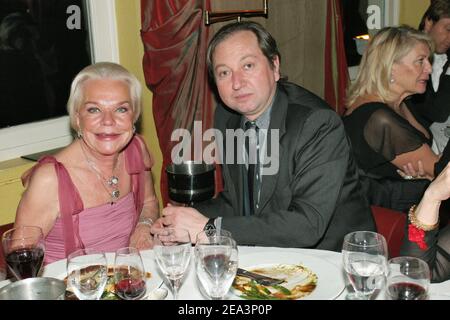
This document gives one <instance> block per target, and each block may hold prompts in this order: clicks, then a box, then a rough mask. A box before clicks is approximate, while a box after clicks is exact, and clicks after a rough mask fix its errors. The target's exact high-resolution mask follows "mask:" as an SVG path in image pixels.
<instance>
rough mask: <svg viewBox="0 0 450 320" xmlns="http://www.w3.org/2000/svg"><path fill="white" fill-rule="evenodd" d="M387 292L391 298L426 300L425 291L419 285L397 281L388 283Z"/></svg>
mask: <svg viewBox="0 0 450 320" xmlns="http://www.w3.org/2000/svg"><path fill="white" fill-rule="evenodd" d="M388 294H389V296H390V298H391V299H392V300H426V299H427V291H426V290H425V288H424V287H422V286H421V285H418V284H416V283H411V282H398V283H393V284H391V285H389V287H388Z"/></svg>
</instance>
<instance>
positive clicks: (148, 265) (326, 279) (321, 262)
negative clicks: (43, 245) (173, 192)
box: [0, 246, 450, 300]
mask: <svg viewBox="0 0 450 320" xmlns="http://www.w3.org/2000/svg"><path fill="white" fill-rule="evenodd" d="M192 251H194V248H192ZM238 251H239V267H242V268H252V267H255V266H261V265H267V264H278V263H292V264H302V265H304V266H306V267H308V268H309V269H310V270H311V271H312V272H314V273H316V274H317V287H316V289H315V290H314V291H313V292H312V293H311V294H310V295H307V296H305V297H304V298H302V299H305V300H345V299H346V296H347V294H348V293H349V292H350V291H351V290H352V289H351V285H350V284H349V282H348V280H347V277H346V275H345V272H344V270H343V267H342V254H341V253H340V252H335V251H328V250H318V249H301V248H279V247H259V246H238ZM106 256H107V260H108V264H110V265H111V266H112V265H113V262H114V253H107V254H106ZM141 256H142V260H143V262H144V267H145V269H146V271H147V272H148V273H150V274H151V276H150V277H149V278H148V279H147V292H148V293H150V292H151V291H152V290H154V289H156V288H159V287H163V288H167V289H168V291H169V294H168V295H167V297H166V299H169V300H170V299H172V294H171V290H170V285H169V282H168V281H167V279H165V277H164V275H163V274H162V272H161V270H160V269H159V267H158V265H157V262H156V261H155V256H154V253H153V250H142V251H141ZM194 260H195V258H194V253H193V252H192V255H191V261H190V265H189V267H188V269H187V271H186V273H185V275H184V277H183V279H182V284H181V287H180V289H179V300H207V299H208V297H207V295H206V294H205V293H204V290H203V288H202V286H201V284H200V281H199V280H198V278H197V276H196V273H195V261H194ZM66 275H67V273H66V260H65V259H63V260H59V261H56V262H54V263H51V264H48V265H46V266H45V267H44V268H43V270H42V272H41V276H44V277H55V278H59V279H64V278H65V277H66ZM9 283H11V281H10V280H4V281H0V288H1V287H3V286H5V285H7V284H9ZM238 299H242V298H241V297H240V294H239V292H236V290H235V289H233V288H231V289H230V291H229V293H228V294H227V295H226V297H225V300H238ZM371 299H373V300H385V296H384V292H383V290H380V291H379V292H375V294H373V295H372V297H371ZM429 299H430V300H450V280H447V281H445V282H441V283H432V284H431V285H430V287H429Z"/></svg>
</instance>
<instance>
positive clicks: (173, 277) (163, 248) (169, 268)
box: [153, 228, 192, 300]
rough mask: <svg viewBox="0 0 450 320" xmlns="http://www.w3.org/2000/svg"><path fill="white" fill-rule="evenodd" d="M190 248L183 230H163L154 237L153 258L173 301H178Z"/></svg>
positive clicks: (187, 264)
mask: <svg viewBox="0 0 450 320" xmlns="http://www.w3.org/2000/svg"><path fill="white" fill-rule="evenodd" d="M191 247H192V245H191V238H190V236H189V232H188V231H187V230H185V229H177V228H164V229H163V230H162V231H160V233H158V234H155V236H154V241H153V251H154V253H155V258H156V261H157V263H158V266H159V268H160V269H161V271H162V273H163V274H164V276H165V277H166V278H167V279H168V280H169V282H170V284H171V287H172V294H173V298H174V300H177V299H178V290H179V288H180V286H181V279H182V278H183V276H184V273H185V272H186V270H187V267H188V266H189V262H190V258H191Z"/></svg>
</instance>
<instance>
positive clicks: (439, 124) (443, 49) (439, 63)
mask: <svg viewBox="0 0 450 320" xmlns="http://www.w3.org/2000/svg"><path fill="white" fill-rule="evenodd" d="M419 30H422V31H424V32H425V33H427V34H428V35H429V36H430V37H431V39H432V40H433V42H434V45H435V51H434V56H433V71H432V74H431V79H430V81H428V83H427V90H426V92H425V93H424V94H421V95H415V96H413V97H411V99H410V100H409V101H407V104H408V106H409V107H410V109H411V111H412V112H413V113H414V115H415V116H416V118H417V119H418V120H419V121H420V122H421V123H422V124H424V125H425V126H428V127H430V130H431V132H432V133H433V151H434V152H436V153H442V152H443V150H444V148H445V146H446V144H447V141H448V138H449V137H450V65H449V63H450V61H449V54H450V52H449V51H450V50H449V48H450V0H433V1H431V4H430V6H429V7H428V9H427V11H426V12H425V14H424V16H423V17H422V21H421V23H420V25H419Z"/></svg>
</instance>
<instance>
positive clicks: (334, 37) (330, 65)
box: [324, 0, 349, 115]
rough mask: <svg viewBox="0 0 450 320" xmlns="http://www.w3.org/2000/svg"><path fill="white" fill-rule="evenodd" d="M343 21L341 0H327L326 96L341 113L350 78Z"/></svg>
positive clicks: (343, 110) (343, 108) (343, 109)
mask: <svg viewBox="0 0 450 320" xmlns="http://www.w3.org/2000/svg"><path fill="white" fill-rule="evenodd" d="M342 23H343V19H342V4H341V0H327V22H326V34H325V70H324V71H325V90H324V93H325V94H324V96H325V100H326V101H327V102H328V103H329V104H330V105H331V106H332V107H333V108H334V109H335V110H336V112H337V113H339V114H340V115H342V114H343V113H344V112H345V92H346V87H347V84H348V79H349V76H348V69H347V59H346V57H345V47H344V35H343V28H342Z"/></svg>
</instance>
